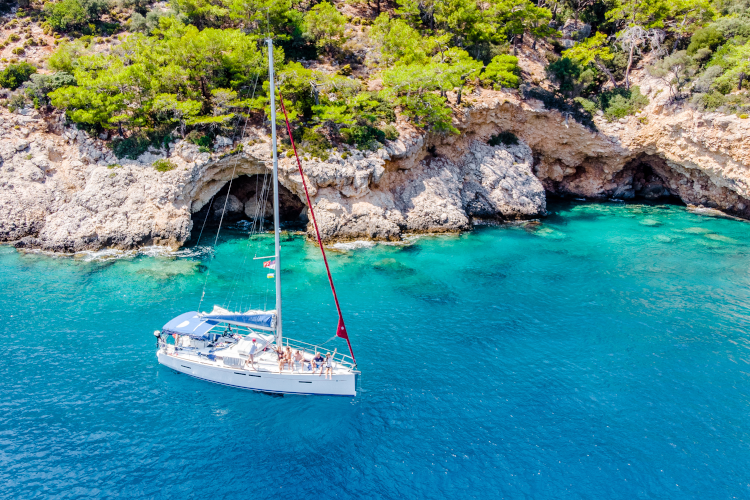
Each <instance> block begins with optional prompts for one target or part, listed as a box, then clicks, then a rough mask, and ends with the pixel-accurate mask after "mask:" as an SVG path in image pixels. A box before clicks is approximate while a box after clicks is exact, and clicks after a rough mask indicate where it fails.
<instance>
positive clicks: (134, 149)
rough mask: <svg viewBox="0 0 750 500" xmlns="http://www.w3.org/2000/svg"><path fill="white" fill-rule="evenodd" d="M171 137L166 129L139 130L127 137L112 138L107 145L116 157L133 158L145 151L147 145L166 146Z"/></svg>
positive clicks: (159, 147)
mask: <svg viewBox="0 0 750 500" xmlns="http://www.w3.org/2000/svg"><path fill="white" fill-rule="evenodd" d="M171 139H172V136H171V134H170V132H169V131H168V130H167V129H160V130H141V131H138V132H136V133H134V134H132V135H131V136H130V137H128V138H125V139H123V138H118V139H114V140H113V141H112V142H111V143H109V147H110V149H112V152H113V153H114V154H115V156H117V157H118V158H130V159H131V160H135V159H136V158H138V157H139V156H141V155H142V154H143V153H145V152H146V151H147V150H148V148H149V147H154V148H157V149H161V148H166V147H168V146H169V142H170V140H171Z"/></svg>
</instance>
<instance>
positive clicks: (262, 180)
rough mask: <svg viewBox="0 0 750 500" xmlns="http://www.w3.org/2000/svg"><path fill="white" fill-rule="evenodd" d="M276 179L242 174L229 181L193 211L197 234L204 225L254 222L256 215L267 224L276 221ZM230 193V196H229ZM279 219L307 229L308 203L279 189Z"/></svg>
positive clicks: (288, 224) (193, 235)
mask: <svg viewBox="0 0 750 500" xmlns="http://www.w3.org/2000/svg"><path fill="white" fill-rule="evenodd" d="M272 182H273V179H272V177H271V176H270V175H268V176H265V177H264V176H262V175H249V176H248V175H241V176H239V177H237V178H235V179H234V180H233V181H232V183H231V188H230V185H229V183H226V184H225V185H224V187H222V188H221V189H220V190H219V191H218V192H217V193H216V194H215V195H214V197H213V199H212V201H210V202H209V203H206V204H205V205H204V206H203V207H202V208H201V209H200V210H199V211H198V212H195V213H193V214H192V220H193V231H192V232H193V233H196V234H191V237H195V236H196V235H197V233H198V232H199V231H200V229H201V228H202V227H203V224H204V222H205V225H206V227H207V228H212V229H213V228H216V226H218V224H219V221H221V220H222V212H224V218H223V222H222V224H232V223H236V222H239V221H252V220H253V219H255V218H256V217H257V218H259V219H262V220H263V221H264V227H267V228H270V227H272V224H273V186H272ZM227 195H228V196H227ZM279 219H280V221H281V222H282V223H283V224H285V226H287V227H288V228H294V229H304V225H305V224H306V223H307V210H306V207H305V204H304V203H302V200H300V199H299V197H298V196H297V195H295V194H294V193H292V192H291V191H290V190H288V189H287V188H285V187H284V186H280V188H279Z"/></svg>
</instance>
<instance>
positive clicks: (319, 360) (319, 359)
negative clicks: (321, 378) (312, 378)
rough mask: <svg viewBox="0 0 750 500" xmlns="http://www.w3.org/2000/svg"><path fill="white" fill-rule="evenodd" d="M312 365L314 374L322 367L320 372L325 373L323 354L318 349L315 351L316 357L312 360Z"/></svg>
mask: <svg viewBox="0 0 750 500" xmlns="http://www.w3.org/2000/svg"><path fill="white" fill-rule="evenodd" d="M312 366H313V375H315V371H316V370H317V369H318V368H320V374H321V375H322V374H323V355H322V354H320V353H319V352H318V351H315V357H314V358H313V360H312Z"/></svg>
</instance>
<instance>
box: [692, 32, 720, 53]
mask: <svg viewBox="0 0 750 500" xmlns="http://www.w3.org/2000/svg"><path fill="white" fill-rule="evenodd" d="M723 42H724V36H723V35H722V34H721V33H720V32H719V30H717V29H716V28H715V27H713V26H708V27H706V28H702V29H699V30H698V31H696V32H695V33H693V36H692V37H691V38H690V45H688V48H687V54H688V55H690V56H692V55H695V53H696V52H698V50H699V49H703V48H707V49H710V50H711V51H713V50H715V49H716V47H718V46H719V45H721V44H722V43H723Z"/></svg>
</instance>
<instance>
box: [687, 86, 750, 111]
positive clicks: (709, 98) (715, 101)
mask: <svg viewBox="0 0 750 500" xmlns="http://www.w3.org/2000/svg"><path fill="white" fill-rule="evenodd" d="M690 102H691V104H693V106H695V107H696V108H697V109H699V110H701V111H721V112H724V113H737V114H739V115H741V114H746V113H748V112H750V99H749V98H748V97H747V96H746V95H743V94H730V95H724V94H721V93H720V92H717V91H712V92H706V93H699V94H695V95H694V96H693V98H692V99H691V100H690Z"/></svg>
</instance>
